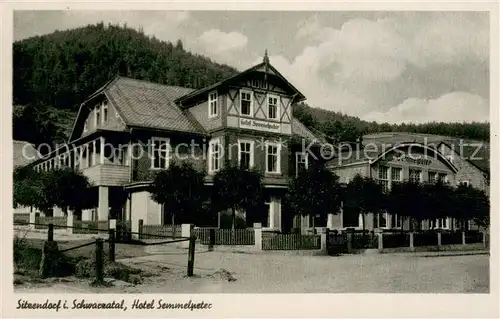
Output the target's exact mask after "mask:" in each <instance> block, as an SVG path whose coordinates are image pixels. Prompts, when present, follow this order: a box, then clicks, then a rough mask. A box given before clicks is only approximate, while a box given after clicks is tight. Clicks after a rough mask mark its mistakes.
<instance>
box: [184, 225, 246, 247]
mask: <svg viewBox="0 0 500 319" xmlns="http://www.w3.org/2000/svg"><path fill="white" fill-rule="evenodd" d="M210 229H214V232H215V245H255V231H254V230H253V228H248V229H235V230H231V229H216V228H210V227H208V228H205V227H203V228H195V229H193V235H194V236H196V238H197V241H198V242H199V243H200V244H202V245H208V244H210Z"/></svg>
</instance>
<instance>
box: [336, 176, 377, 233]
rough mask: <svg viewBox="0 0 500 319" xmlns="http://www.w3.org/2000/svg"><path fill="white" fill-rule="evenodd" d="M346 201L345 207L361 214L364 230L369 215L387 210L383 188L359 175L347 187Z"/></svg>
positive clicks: (372, 180)
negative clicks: (366, 217)
mask: <svg viewBox="0 0 500 319" xmlns="http://www.w3.org/2000/svg"><path fill="white" fill-rule="evenodd" d="M344 200H345V201H344V207H346V208H348V209H349V210H350V211H357V212H358V213H360V214H361V217H362V220H363V230H365V216H366V214H367V213H373V214H378V213H380V212H381V211H383V210H384V209H385V208H386V196H385V194H384V192H383V191H382V186H381V185H380V184H378V183H377V182H376V181H375V180H374V179H372V178H369V177H362V176H360V175H359V174H358V175H356V176H355V177H354V178H353V180H352V181H351V182H350V183H349V184H348V185H347V188H346V192H345V197H344Z"/></svg>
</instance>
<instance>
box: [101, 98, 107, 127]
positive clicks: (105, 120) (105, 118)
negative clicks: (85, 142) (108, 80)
mask: <svg viewBox="0 0 500 319" xmlns="http://www.w3.org/2000/svg"><path fill="white" fill-rule="evenodd" d="M107 121H108V103H107V102H106V101H104V102H103V103H102V124H104V123H106V122H107Z"/></svg>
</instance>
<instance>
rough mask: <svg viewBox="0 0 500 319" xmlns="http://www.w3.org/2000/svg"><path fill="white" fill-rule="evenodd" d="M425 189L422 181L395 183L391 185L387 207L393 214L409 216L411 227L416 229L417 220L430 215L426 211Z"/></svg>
mask: <svg viewBox="0 0 500 319" xmlns="http://www.w3.org/2000/svg"><path fill="white" fill-rule="evenodd" d="M423 201H424V191H423V188H422V185H421V184H420V183H414V182H411V181H404V182H401V183H395V184H393V185H392V187H391V191H390V192H389V195H388V199H387V203H388V205H387V209H388V211H389V212H390V213H391V214H397V215H398V216H402V217H408V218H409V219H410V229H412V230H413V229H414V228H415V227H414V226H415V225H414V222H415V221H422V220H424V219H426V218H427V217H428V214H426V213H425V209H424V207H425V205H424V202H423Z"/></svg>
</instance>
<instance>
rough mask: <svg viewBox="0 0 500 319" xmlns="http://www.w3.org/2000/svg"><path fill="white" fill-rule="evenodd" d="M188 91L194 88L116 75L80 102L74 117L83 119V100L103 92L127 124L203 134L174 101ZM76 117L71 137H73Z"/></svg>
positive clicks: (201, 129)
mask: <svg viewBox="0 0 500 319" xmlns="http://www.w3.org/2000/svg"><path fill="white" fill-rule="evenodd" d="M191 91H193V89H189V88H184V87H179V86H169V85H162V84H157V83H152V82H147V81H142V80H135V79H131V78H126V77H121V76H117V77H116V78H114V79H113V80H112V81H110V82H108V83H107V84H106V85H104V86H103V87H102V88H100V89H99V90H97V91H96V92H95V93H94V94H92V95H91V96H90V97H89V98H88V99H87V100H86V101H85V102H83V103H82V105H81V106H80V110H79V111H78V115H77V121H78V120H80V121H82V120H83V119H80V114H82V109H83V108H84V107H85V104H86V103H87V102H89V101H91V100H92V99H93V98H95V97H96V96H98V95H99V94H101V93H102V94H104V95H105V96H106V98H107V99H108V101H109V102H110V104H111V105H112V106H113V107H114V108H115V109H116V110H117V112H118V114H119V115H120V117H121V118H122V120H123V121H124V123H125V124H126V125H127V126H129V127H140V128H149V129H161V130H169V131H178V132H189V133H196V134H204V130H203V128H202V127H201V126H200V125H199V124H198V123H197V122H196V121H195V120H194V119H192V118H191V117H190V116H189V115H188V114H186V113H185V112H184V111H182V110H181V109H180V108H179V107H178V106H177V105H176V104H175V102H174V100H175V99H177V98H179V97H181V96H183V95H186V94H188V93H189V92H191ZM77 121H75V125H74V127H73V132H72V133H71V138H70V140H73V139H74V133H75V128H76V125H77Z"/></svg>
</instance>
